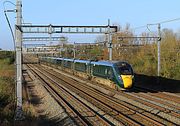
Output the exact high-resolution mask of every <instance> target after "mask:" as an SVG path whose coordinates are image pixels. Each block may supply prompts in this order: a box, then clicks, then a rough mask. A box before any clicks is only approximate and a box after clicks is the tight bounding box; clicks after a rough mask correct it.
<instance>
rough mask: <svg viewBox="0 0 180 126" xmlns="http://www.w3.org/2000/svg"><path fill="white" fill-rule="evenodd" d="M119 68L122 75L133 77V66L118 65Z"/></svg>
mask: <svg viewBox="0 0 180 126" xmlns="http://www.w3.org/2000/svg"><path fill="white" fill-rule="evenodd" d="M117 68H118V71H119V73H120V74H121V75H132V74H133V71H132V68H131V66H130V65H129V64H127V63H121V64H118V66H117Z"/></svg>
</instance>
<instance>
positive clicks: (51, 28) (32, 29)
mask: <svg viewBox="0 0 180 126" xmlns="http://www.w3.org/2000/svg"><path fill="white" fill-rule="evenodd" d="M16 28H18V29H19V30H20V31H21V32H22V33H48V34H52V33H78V34H84V33H86V34H91V33H92V34H106V33H109V31H108V30H109V28H110V33H115V32H117V26H55V25H16Z"/></svg>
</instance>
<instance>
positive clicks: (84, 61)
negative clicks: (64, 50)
mask: <svg viewBox="0 0 180 126" xmlns="http://www.w3.org/2000/svg"><path fill="white" fill-rule="evenodd" d="M74 62H75V63H90V60H74Z"/></svg>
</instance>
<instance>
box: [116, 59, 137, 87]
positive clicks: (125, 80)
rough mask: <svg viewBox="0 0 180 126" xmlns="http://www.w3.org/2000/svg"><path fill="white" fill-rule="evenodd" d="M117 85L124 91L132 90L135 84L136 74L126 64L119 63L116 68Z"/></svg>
mask: <svg viewBox="0 0 180 126" xmlns="http://www.w3.org/2000/svg"><path fill="white" fill-rule="evenodd" d="M115 70H116V76H117V84H118V86H120V87H122V88H124V89H131V88H132V87H133V84H134V72H133V69H132V67H131V65H129V64H128V63H126V62H119V63H117V64H116V66H115Z"/></svg>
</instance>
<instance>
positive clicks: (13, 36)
mask: <svg viewBox="0 0 180 126" xmlns="http://www.w3.org/2000/svg"><path fill="white" fill-rule="evenodd" d="M6 3H10V4H12V5H14V6H16V5H15V4H14V3H13V2H11V1H4V2H3V6H4V15H5V18H6V21H7V23H8V26H9V29H10V32H11V35H12V38H13V43H14V51H15V46H16V44H15V35H14V32H13V30H12V26H11V23H10V20H9V18H8V15H7V12H13V11H14V12H15V10H10V11H8V10H6V7H5V4H6Z"/></svg>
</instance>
